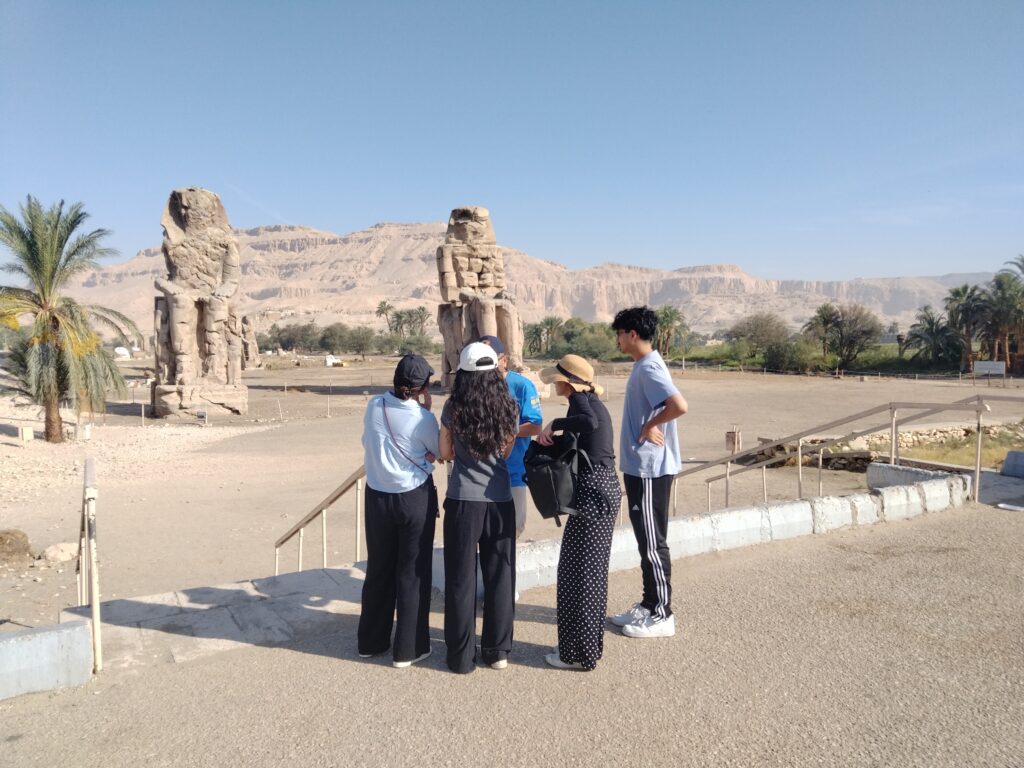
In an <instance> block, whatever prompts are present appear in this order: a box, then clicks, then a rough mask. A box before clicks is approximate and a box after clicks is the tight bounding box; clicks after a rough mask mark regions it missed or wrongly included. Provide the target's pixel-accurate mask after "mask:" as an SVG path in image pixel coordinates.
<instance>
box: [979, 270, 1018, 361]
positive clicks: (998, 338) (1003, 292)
mask: <svg viewBox="0 0 1024 768" xmlns="http://www.w3.org/2000/svg"><path fill="white" fill-rule="evenodd" d="M984 295H985V307H986V311H985V323H984V325H983V326H982V328H981V336H982V339H984V340H985V342H987V346H988V347H989V349H991V350H992V359H993V360H999V357H1000V350H1001V351H1002V359H1003V360H1005V361H1006V368H1007V370H1011V369H1012V368H1013V366H1012V361H1011V360H1010V336H1011V334H1012V333H1013V332H1014V331H1015V330H1017V329H1019V328H1020V327H1021V326H1022V325H1024V282H1022V281H1021V280H1018V279H1017V277H1016V276H1015V275H1014V274H1013V273H1012V272H1010V271H1009V270H1003V271H1002V272H997V273H996V275H995V277H993V278H992V282H991V283H989V287H988V290H986V291H985V294H984Z"/></svg>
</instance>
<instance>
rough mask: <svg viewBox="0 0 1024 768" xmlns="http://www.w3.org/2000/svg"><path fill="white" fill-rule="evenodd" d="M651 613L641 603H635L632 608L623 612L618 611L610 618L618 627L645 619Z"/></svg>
mask: <svg viewBox="0 0 1024 768" xmlns="http://www.w3.org/2000/svg"><path fill="white" fill-rule="evenodd" d="M650 615H651V612H650V611H649V610H647V609H646V608H644V607H643V606H642V605H640V603H633V606H632V607H631V608H629V609H628V610H625V611H623V612H622V613H617V614H615V615H614V616H609V617H608V620H609V621H611V623H612V624H614V625H615V626H616V627H624V626H626V625H627V624H633V623H635V622H637V621H643V620H644V619H646V618H647V617H648V616H650Z"/></svg>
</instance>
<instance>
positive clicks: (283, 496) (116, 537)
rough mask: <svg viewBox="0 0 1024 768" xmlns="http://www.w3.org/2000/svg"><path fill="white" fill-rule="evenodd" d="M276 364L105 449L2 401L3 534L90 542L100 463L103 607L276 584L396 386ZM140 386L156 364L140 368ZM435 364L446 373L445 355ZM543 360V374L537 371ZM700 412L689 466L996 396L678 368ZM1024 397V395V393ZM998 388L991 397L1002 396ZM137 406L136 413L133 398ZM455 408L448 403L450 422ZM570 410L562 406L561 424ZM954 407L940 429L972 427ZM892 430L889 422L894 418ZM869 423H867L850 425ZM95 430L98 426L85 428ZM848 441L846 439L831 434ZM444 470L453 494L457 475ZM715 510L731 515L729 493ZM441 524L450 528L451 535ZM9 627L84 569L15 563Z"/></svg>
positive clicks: (608, 373)
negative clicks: (53, 429)
mask: <svg viewBox="0 0 1024 768" xmlns="http://www.w3.org/2000/svg"><path fill="white" fill-rule="evenodd" d="M304 362H306V365H303V366H301V367H298V366H296V365H295V362H294V361H291V360H284V359H271V360H270V364H271V367H270V369H263V370H257V371H252V372H247V373H246V382H247V384H248V385H249V387H250V390H249V396H250V408H249V413H248V414H247V415H245V416H233V417H217V416H215V417H213V418H212V419H211V423H210V424H209V425H200V424H198V423H167V422H162V421H158V420H153V419H148V418H147V419H142V418H141V417H140V403H141V401H143V400H146V399H147V398H146V396H145V393H146V390H145V389H144V388H139V389H137V390H134V391H135V392H136V394H135V396H134V397H129V398H127V399H126V400H123V401H118V402H114V403H111V404H110V406H109V409H108V413H107V414H106V415H105V416H104V417H102V418H101V417H97V419H96V423H95V425H94V426H93V427H92V429H91V436H90V439H89V440H88V441H86V440H85V439H84V435H83V434H81V433H80V436H79V439H78V440H77V441H71V442H67V443H64V444H60V445H50V444H47V443H45V442H43V441H42V440H40V439H36V440H34V441H32V442H28V443H22V442H19V441H18V440H17V439H16V436H15V435H16V427H17V426H24V425H29V426H34V427H35V428H36V429H37V430H39V429H41V423H40V422H39V421H38V420H37V417H38V413H37V409H35V408H15V407H13V406H12V404H11V403H10V401H9V400H4V401H2V405H0V409H2V410H0V529H3V528H17V529H21V530H23V531H25V533H27V534H28V536H29V540H30V542H31V545H32V547H33V549H34V550H35V551H36V552H39V551H42V550H43V549H44V548H46V547H47V546H50V545H52V544H55V543H59V542H72V541H76V540H77V532H78V526H79V516H80V508H81V489H82V479H83V464H84V460H85V458H86V457H87V456H91V457H94V458H95V460H96V462H97V474H98V483H99V488H100V496H99V504H98V521H99V522H98V527H99V551H100V557H101V589H102V593H103V597H104V599H112V598H116V597H131V596H140V595H148V594H155V593H161V592H167V591H171V590H177V589H182V588H186V587H192V586H208V585H215V584H222V583H226V582H231V581H235V580H239V579H247V578H253V577H257V576H262V575H268V574H271V573H273V569H274V547H273V544H274V541H275V540H276V539H277V538H278V537H279V536H280V535H282V534H283V533H284V532H285V531H287V530H288V528H289V527H290V526H292V525H293V524H294V523H295V521H297V520H298V519H300V518H301V517H302V516H303V515H304V514H305V513H306V512H308V511H309V510H310V509H311V508H312V507H313V506H314V505H315V504H316V503H317V502H319V501H320V500H321V499H322V498H323V497H325V496H326V495H327V494H328V493H330V491H332V490H333V489H334V488H335V487H336V486H337V485H338V484H339V483H340V482H341V480H342V479H344V478H345V477H346V476H347V475H348V474H350V473H351V472H352V471H353V470H354V469H356V468H357V467H358V466H359V465H360V463H361V461H362V453H361V451H362V449H361V445H360V434H361V429H362V414H363V410H364V407H365V402H366V400H367V398H368V396H369V395H372V394H374V393H377V392H381V391H383V390H384V389H385V388H386V387H387V385H388V383H389V381H390V377H391V372H392V370H393V366H394V363H395V361H394V359H386V358H378V359H370V360H367V361H365V362H363V361H359V360H351V361H348V362H347V365H346V367H344V368H332V369H327V368H323V367H317V365H316V363H317V361H304ZM123 365H124V366H125V374H126V375H127V376H128V377H130V378H132V379H136V380H138V379H139V377H141V376H142V375H143V373H144V369H145V365H146V363H145V362H142V361H139V362H132V363H124V364H123ZM434 365H435V368H439V363H438V362H437V361H435V363H434ZM534 365H536V364H534ZM628 368H629V366H628V365H627V364H622V365H618V366H605V367H604V368H603V373H604V375H603V376H602V377H601V380H602V381H603V383H604V384H605V385H606V387H607V389H608V394H607V402H608V407H609V410H610V411H611V413H612V417H613V420H614V421H615V422H616V423H618V420H619V418H620V417H621V407H622V395H623V390H624V387H625V380H626V379H625V377H626V374H627V372H628ZM676 377H677V383H678V386H679V388H680V390H681V391H682V392H683V394H684V395H685V396H686V398H687V400H688V401H689V405H690V412H689V413H688V414H687V415H686V416H685V417H683V420H682V423H681V427H682V429H681V440H682V451H683V455H684V457H693V458H698V459H710V458H718V457H720V456H723V455H724V453H725V450H724V433H725V432H726V431H727V430H729V429H731V428H732V427H733V425H736V426H738V427H739V428H740V430H741V431H742V433H743V435H744V439H745V445H746V446H747V447H749V446H750V445H752V444H753V443H754V442H755V441H756V438H757V437H770V438H779V437H782V436H785V435H788V434H791V433H793V432H796V431H798V430H802V429H806V428H809V427H812V426H814V425H817V424H822V423H825V422H828V421H830V420H833V419H836V418H839V417H841V416H843V415H846V414H852V413H856V412H858V411H861V410H864V409H867V408H870V407H872V406H875V405H879V404H881V403H885V402H889V401H917V402H943V403H947V402H952V401H954V400H958V399H962V398H964V397H967V396H969V395H971V394H974V393H976V392H982V391H985V390H984V388H983V387H974V386H972V385H971V384H970V383H968V382H962V383H958V382H956V381H952V382H931V381H913V380H899V379H877V378H869V379H866V380H862V379H860V378H845V379H841V380H837V379H833V378H830V377H802V376H763V375H757V374H749V373H748V374H741V373H718V372H714V371H703V370H701V371H688V372H686V373H683V372H676ZM1010 386H1011V387H1013V388H1012V389H1011V390H1009V391H1012V392H1013V393H1015V394H1024V392H1022V390H1021V388H1020V386H1019V385H1014V384H1012V383H1011V385H1010ZM990 391H991V390H990ZM133 401H134V402H133ZM442 402H443V397H440V396H439V397H436V398H435V399H434V411H435V413H440V409H441V404H442ZM564 408H565V404H564V402H557V401H555V400H554V399H553V398H548V399H545V401H544V404H543V411H544V418H545V421H548V420H550V419H552V418H555V417H556V416H558V415H561V414H562V413H563V412H564ZM1022 411H1024V408H1021V407H1020V404H1016V405H1013V406H1011V405H1006V406H1005V407H1003V408H995V409H994V411H993V413H992V414H991V416H990V417H989V418H990V419H991V420H992V421H1001V420H1002V421H1016V420H1019V419H1020V418H1021V416H1022V415H1024V413H1022ZM971 418H972V417H969V416H967V415H964V416H963V417H960V416H957V415H955V414H947V415H945V416H940V417H936V419H935V420H934V421H933V422H932V423H933V424H940V423H942V424H946V423H963V424H968V423H970V420H971ZM882 421H884V419H882ZM864 426H866V424H864ZM851 429H852V426H851ZM82 432H84V430H82ZM831 434H838V433H837V432H835V431H832V432H831ZM795 473H796V470H795V469H792V468H789V469H778V470H772V471H769V473H768V476H767V477H768V490H769V495H770V496H771V497H772V498H778V499H782V498H793V497H795V495H796V474H795ZM435 477H437V478H438V480H439V486H440V487H441V489H442V493H443V488H444V484H445V481H444V470H443V469H438V470H436V472H435ZM817 479H818V478H817V472H816V470H805V495H814V494H816V492H817ZM822 482H823V487H824V491H825V493H842V492H848V491H853V490H856V489H861V488H863V486H864V476H863V475H861V474H855V473H846V472H827V471H826V472H825V473H824V477H823V479H822ZM761 493H762V488H761V474H760V472H750V473H748V474H745V475H741V476H739V477H738V478H736V479H735V480H734V485H733V490H732V498H731V500H730V501H731V504H732V505H737V504H745V503H752V502H756V501H759V500H760V496H761ZM706 494H707V486H706V485H705V482H704V480H703V479H702V478H701V477H700V476H698V477H695V478H687V479H685V480H683V481H681V484H680V486H679V488H678V490H677V499H678V505H679V508H678V513H679V514H693V513H699V512H701V511H703V510H704V509H706V504H707V495H706ZM713 503H714V505H715V506H716V508H718V507H722V506H724V491H723V488H722V485H721V483H718V484H715V485H714V487H713ZM355 527H356V526H355V502H354V498H353V496H352V495H347V496H345V497H343V498H342V499H341V500H340V501H339V502H338V503H337V504H336V505H335V506H334V507H333V508H332V509H331V511H330V516H329V524H328V559H329V562H330V563H331V564H338V563H346V562H352V561H354V560H355V559H356V558H355V555H356V552H355ZM440 532H441V527H440V526H438V537H440ZM559 535H560V531H559V529H558V528H557V527H556V526H555V525H554V523H553V522H551V521H545V520H542V519H541V518H540V516H539V515H537V514H531V515H530V516H529V518H528V525H527V530H526V534H525V538H526V539H527V540H530V539H542V538H553V537H558V536H559ZM320 550H321V539H320V526H319V525H315V526H313V527H312V528H311V529H310V533H309V535H308V536H307V539H306V552H307V555H306V567H313V566H318V565H319V559H320ZM295 555H296V550H295V547H294V545H293V544H292V545H288V546H286V547H285V548H284V550H283V552H282V570H292V569H294V568H295V567H296V562H295ZM0 596H2V599H0V629H18V628H21V627H26V626H28V627H31V626H39V625H43V624H48V623H52V622H54V621H55V620H56V617H57V613H58V612H59V610H60V609H62V608H64V607H67V606H69V605H72V604H73V603H74V602H75V582H74V564H73V563H70V564H63V565H60V564H48V563H46V562H44V561H35V562H28V561H25V562H20V563H11V564H7V565H0Z"/></svg>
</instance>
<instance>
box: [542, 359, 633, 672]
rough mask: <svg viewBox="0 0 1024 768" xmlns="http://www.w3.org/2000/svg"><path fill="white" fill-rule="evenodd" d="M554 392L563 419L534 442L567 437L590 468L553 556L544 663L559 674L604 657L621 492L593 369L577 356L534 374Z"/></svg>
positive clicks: (588, 667) (582, 470)
mask: <svg viewBox="0 0 1024 768" xmlns="http://www.w3.org/2000/svg"><path fill="white" fill-rule="evenodd" d="M540 378H541V380H542V381H544V382H545V383H548V384H554V386H555V393H556V394H557V395H559V396H561V397H566V398H568V400H569V410H568V412H567V413H566V415H565V417H564V418H561V419H555V420H554V421H552V422H551V423H550V424H548V425H547V427H545V428H544V431H543V432H541V433H540V435H538V436H537V441H538V442H539V443H541V444H542V445H550V444H551V443H552V442H553V437H554V433H555V432H572V433H574V434H575V435H576V441H577V442H576V444H577V447H578V448H581V449H582V450H584V451H586V453H587V455H588V456H589V457H590V464H591V467H590V468H587V466H586V462H582V461H581V462H580V467H579V477H578V480H577V484H576V514H574V515H570V517H569V521H568V522H567V523H566V526H565V533H563V534H562V549H561V552H560V553H559V557H558V649H557V651H556V652H554V653H549V654H547V656H545V657H544V660H545V661H547V663H548V664H550V665H551V666H553V667H557V668H559V669H583V670H588V671H589V670H591V669H594V668H595V667H596V666H597V662H598V659H600V658H601V654H602V652H603V651H604V622H605V609H606V608H607V607H608V559H609V555H610V553H611V547H612V533H613V532H614V530H615V516H616V514H618V511H619V504H620V503H621V500H622V488H621V486H620V485H619V478H618V475H617V474H616V473H615V450H614V448H613V447H612V446H613V445H614V442H613V441H614V435H613V433H612V422H611V418H610V417H609V415H608V409H607V408H605V406H604V403H602V402H601V400H600V394H601V393H602V392H603V389H602V388H601V386H600V385H599V384H595V383H594V369H593V367H592V366H591V365H590V363H588V362H587V361H586V360H584V359H583V358H582V357H580V356H579V355H566V356H565V357H563V358H562V359H561V360H559V361H558V364H557V365H555V366H554V367H553V368H545V369H544V370H543V371H541V373H540Z"/></svg>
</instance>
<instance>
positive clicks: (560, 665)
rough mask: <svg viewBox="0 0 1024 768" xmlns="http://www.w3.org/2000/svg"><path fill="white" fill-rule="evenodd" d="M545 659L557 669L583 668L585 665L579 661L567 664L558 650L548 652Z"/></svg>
mask: <svg viewBox="0 0 1024 768" xmlns="http://www.w3.org/2000/svg"><path fill="white" fill-rule="evenodd" d="M544 661H546V662H547V663H548V664H549V665H550V666H552V667H554V668H555V669H583V665H582V664H580V663H579V662H578V661H574V662H573V663H572V664H566V663H565V662H564V661H562V659H561V657H559V655H558V651H555V652H554V653H549V654H546V655H545V656H544Z"/></svg>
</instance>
